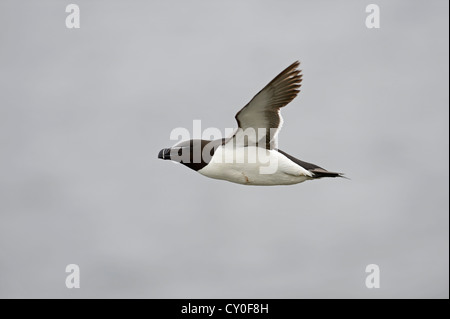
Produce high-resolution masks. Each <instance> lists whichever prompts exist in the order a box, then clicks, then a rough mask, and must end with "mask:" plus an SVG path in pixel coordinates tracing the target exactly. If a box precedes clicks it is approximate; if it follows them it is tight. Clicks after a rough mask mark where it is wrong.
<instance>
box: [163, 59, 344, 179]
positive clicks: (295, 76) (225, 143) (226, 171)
mask: <svg viewBox="0 0 450 319" xmlns="http://www.w3.org/2000/svg"><path fill="white" fill-rule="evenodd" d="M299 65H300V63H299V62H298V61H296V62H294V63H293V64H291V65H290V66H289V67H287V68H286V69H285V70H284V71H283V72H281V73H280V74H279V75H278V76H277V77H275V78H274V79H273V80H272V81H271V82H270V83H269V84H267V85H266V86H265V87H264V88H263V89H262V90H261V91H260V92H259V93H258V94H256V95H255V96H254V97H253V99H252V100H251V101H250V102H249V103H248V104H247V105H246V106H244V107H243V108H242V109H241V110H240V111H239V112H238V113H237V114H236V121H237V123H238V126H239V127H238V129H237V130H236V131H235V133H234V134H233V136H231V137H229V138H226V139H218V140H213V141H208V140H202V139H194V140H189V141H183V142H180V143H178V144H176V145H174V146H172V147H171V148H165V149H162V150H161V151H160V152H159V154H158V158H160V159H164V160H172V161H175V162H179V163H181V164H183V165H185V166H187V167H189V168H191V169H193V170H195V171H197V172H199V173H200V174H202V175H205V176H207V177H210V178H215V179H222V180H227V181H230V182H234V183H239V184H244V185H291V184H297V183H301V182H304V181H306V180H312V179H319V178H322V177H343V174H342V173H335V172H330V171H327V170H325V169H323V168H322V167H319V166H317V165H315V164H311V163H307V162H304V161H301V160H299V159H297V158H295V157H293V156H291V155H289V154H287V153H285V152H283V151H282V150H280V149H278V147H277V134H278V132H279V130H280V129H281V126H282V123H283V119H282V117H281V115H280V108H282V107H283V106H285V105H287V104H289V103H290V102H291V101H292V100H293V99H294V98H295V97H296V96H297V94H298V93H299V92H300V90H299V88H300V86H301V84H300V83H301V82H302V74H301V70H298V66H299Z"/></svg>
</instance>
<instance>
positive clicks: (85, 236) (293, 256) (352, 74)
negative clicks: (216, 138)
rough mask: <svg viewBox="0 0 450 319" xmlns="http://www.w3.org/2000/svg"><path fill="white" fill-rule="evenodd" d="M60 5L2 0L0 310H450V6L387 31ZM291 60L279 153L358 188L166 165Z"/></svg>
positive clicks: (390, 15)
mask: <svg viewBox="0 0 450 319" xmlns="http://www.w3.org/2000/svg"><path fill="white" fill-rule="evenodd" d="M69 3H71V2H69V1H56V0H55V1H17V0H14V1H13V0H6V1H5V0H3V1H1V2H0V43H1V49H0V88H1V89H0V90H1V94H0V297H3V298H16V297H43V298H49V297H59V298H81V297H87V298H93V297H106V298H119V297H125V298H132V297H135V298H229V297H236V298H308V297H309V298H315V297H324V298H336V297H338V298H351V297H357V298H381V297H386V298H409V297H414V298H418V297H427V298H429V297H438V298H444V297H445V298H448V297H449V255H448V254H449V197H448V192H449V166H448V161H449V138H448V130H449V122H448V116H449V95H448V85H449V81H448V76H449V74H448V68H449V62H448V55H449V52H448V45H449V42H448V41H449V40H448V37H449V34H448V33H449V31H448V25H449V17H448V9H449V8H448V6H449V3H448V1H444V0H433V1H406V0H405V1H399V0H396V1H378V0H377V1H376V2H375V3H377V4H378V5H380V8H381V29H378V30H375V29H370V30H369V29H367V28H366V26H365V18H366V16H367V14H366V12H365V7H366V5H368V4H370V3H371V2H364V1H360V0H355V1H164V2H163V1H134V2H132V3H130V2H129V1H85V0H83V1H82V0H77V1H75V3H77V4H78V5H79V6H80V9H81V28H80V29H78V30H75V29H72V30H69V29H67V28H66V27H65V18H66V16H67V13H65V6H66V5H67V4H69ZM295 60H300V61H301V63H302V69H303V73H304V81H303V88H302V92H301V93H300V95H299V96H298V97H297V98H296V99H295V100H294V101H293V102H292V103H291V104H289V105H288V107H286V108H285V109H283V116H284V119H285V123H284V127H283V130H282V131H281V133H280V140H279V143H280V148H281V149H282V150H284V151H286V152H288V153H289V154H292V155H293V156H295V157H298V158H300V159H303V160H306V161H310V162H313V163H316V164H318V165H321V166H323V167H325V168H327V169H329V170H333V171H342V172H345V173H346V174H347V175H348V176H349V177H350V178H351V180H344V179H323V180H318V181H311V182H305V183H302V184H298V185H293V186H277V187H249V186H242V185H238V184H232V183H228V182H225V181H218V180H213V179H208V178H206V177H204V176H202V175H200V174H197V173H196V172H194V171H191V170H189V169H187V168H186V167H183V166H181V165H177V164H173V163H170V162H168V161H162V160H158V159H157V154H158V151H159V150H160V149H161V148H163V147H168V146H171V145H172V144H174V143H175V141H171V140H170V139H169V134H170V132H171V130H172V129H174V128H176V127H186V128H188V129H191V128H192V121H193V120H195V119H201V120H202V125H203V127H204V128H207V127H217V128H220V129H221V130H223V129H225V128H229V127H234V126H235V125H236V124H235V120H234V115H235V113H236V112H237V111H239V109H240V108H241V107H243V106H244V105H245V104H246V103H247V102H248V101H249V100H250V99H251V98H252V97H253V95H254V94H256V93H257V92H258V91H259V90H260V89H261V88H262V87H263V86H264V85H266V84H267V83H268V82H269V81H270V80H271V79H272V78H273V77H274V76H276V75H277V74H278V73H279V72H280V71H282V70H283V69H284V68H285V67H287V66H288V65H289V64H290V63H292V62H293V61H295ZM71 263H75V264H78V265H79V266H80V268H81V289H72V290H69V289H67V288H66V287H65V278H66V275H67V274H66V273H65V267H66V265H68V264H71ZM372 263H375V264H377V265H379V266H380V268H381V288H380V289H367V288H366V287H365V278H366V275H367V274H366V273H365V267H366V265H368V264H372Z"/></svg>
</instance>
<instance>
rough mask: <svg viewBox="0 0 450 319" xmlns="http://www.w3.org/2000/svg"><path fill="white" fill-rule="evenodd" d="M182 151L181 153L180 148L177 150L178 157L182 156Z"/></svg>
mask: <svg viewBox="0 0 450 319" xmlns="http://www.w3.org/2000/svg"><path fill="white" fill-rule="evenodd" d="M182 153H183V152H182V151H181V148H180V149H179V150H178V156H181V155H182Z"/></svg>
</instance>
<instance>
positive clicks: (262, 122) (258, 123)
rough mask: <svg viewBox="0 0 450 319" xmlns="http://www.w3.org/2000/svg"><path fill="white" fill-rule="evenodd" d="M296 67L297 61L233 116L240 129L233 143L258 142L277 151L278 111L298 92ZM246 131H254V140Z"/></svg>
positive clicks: (298, 82)
mask: <svg viewBox="0 0 450 319" xmlns="http://www.w3.org/2000/svg"><path fill="white" fill-rule="evenodd" d="M299 65H300V62H298V61H296V62H294V63H292V64H291V65H290V66H288V67H287V68H286V69H285V70H284V71H283V72H281V73H280V74H279V75H278V76H276V77H275V78H274V79H273V80H272V81H271V82H270V83H269V84H267V85H266V86H265V87H264V88H263V89H262V90H261V91H260V92H259V93H258V94H256V95H255V96H254V97H253V99H252V100H251V101H250V102H249V103H248V104H247V105H246V106H244V107H243V108H242V109H241V110H240V111H239V112H238V113H237V114H236V121H237V122H238V125H239V129H238V130H237V131H236V133H235V135H234V139H235V143H237V144H248V143H254V144H255V145H256V143H258V146H260V147H265V148H266V149H274V148H276V135H277V134H278V131H279V130H280V129H281V126H282V124H283V118H282V117H281V115H280V108H282V107H283V106H285V105H287V104H288V103H289V102H291V101H292V100H293V99H294V98H295V97H296V96H297V94H298V93H299V92H300V90H299V88H300V86H301V85H300V83H301V82H302V74H301V70H298V69H297V68H298V66H299ZM248 129H250V130H248ZM246 132H255V134H256V137H255V138H251V137H249V136H248V135H247V134H246ZM244 135H245V136H246V138H247V140H246V141H244V138H243V136H244Z"/></svg>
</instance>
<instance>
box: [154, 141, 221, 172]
mask: <svg viewBox="0 0 450 319" xmlns="http://www.w3.org/2000/svg"><path fill="white" fill-rule="evenodd" d="M220 144H221V143H218V142H216V141H208V140H200V139H195V140H189V141H182V142H179V143H177V144H175V145H174V146H172V147H169V148H163V149H162V150H161V151H159V153H158V158H160V159H163V160H171V161H174V162H178V163H181V164H183V165H185V166H187V167H189V168H191V169H193V170H196V171H198V170H200V169H202V168H203V167H205V166H206V165H208V163H209V161H210V160H211V158H212V156H213V155H214V151H215V149H216V148H217V146H219V145H220Z"/></svg>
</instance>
